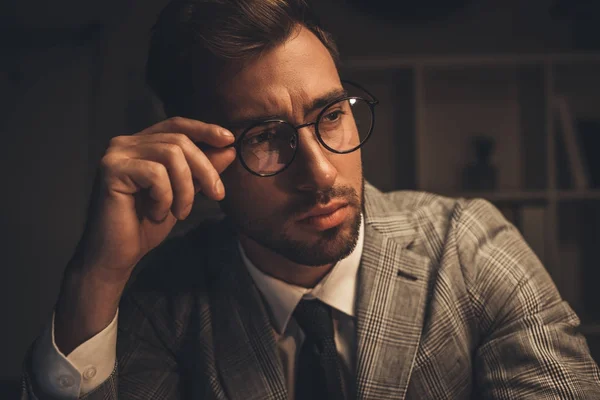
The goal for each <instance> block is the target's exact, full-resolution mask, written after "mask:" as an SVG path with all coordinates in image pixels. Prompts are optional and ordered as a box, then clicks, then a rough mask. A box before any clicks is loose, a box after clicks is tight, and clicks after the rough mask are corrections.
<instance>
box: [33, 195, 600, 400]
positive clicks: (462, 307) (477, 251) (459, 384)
mask: <svg viewBox="0 0 600 400" xmlns="http://www.w3.org/2000/svg"><path fill="white" fill-rule="evenodd" d="M365 198H366V199H365V210H364V212H365V243H364V251H363V256H362V263H361V267H360V269H359V283H358V293H357V304H356V310H357V313H356V315H357V324H356V335H357V348H356V372H355V374H356V380H355V387H356V398H357V399H436V400H441V399H600V371H599V369H598V366H597V365H596V363H595V362H594V361H593V360H592V358H591V356H590V354H589V349H588V346H587V344H586V341H585V339H584V337H583V336H582V335H581V333H580V332H579V320H578V318H577V316H576V315H575V314H574V312H573V311H572V309H571V308H570V307H569V305H568V304H567V303H565V302H564V301H562V300H561V298H560V296H559V294H558V292H557V290H556V288H555V286H554V284H553V282H552V281H551V279H550V277H549V276H548V274H547V272H546V270H545V269H544V267H543V266H542V265H541V264H540V262H539V260H538V259H537V258H536V257H535V255H534V254H533V253H532V251H531V250H530V249H529V247H528V246H527V245H526V244H525V242H524V241H523V239H522V237H521V235H520V234H519V233H518V231H517V230H516V229H515V228H514V227H513V226H512V225H510V224H509V223H508V222H507V221H506V220H505V219H504V218H503V216H502V215H501V213H500V212H499V211H498V210H497V209H496V208H494V207H493V206H492V205H491V204H490V203H488V202H486V201H484V200H465V199H449V198H443V197H440V196H436V195H432V194H428V193H419V192H408V191H404V192H394V193H388V194H382V193H380V192H379V191H377V190H376V189H375V188H373V187H372V186H370V185H368V184H367V186H366V189H365ZM138 267H140V268H141V272H140V273H139V274H137V277H136V279H135V280H134V282H133V283H132V284H131V285H130V286H129V287H128V289H127V291H126V293H125V295H124V297H123V299H122V302H121V306H120V311H119V333H118V344H117V358H118V361H117V365H116V366H115V370H114V372H113V374H112V375H111V377H110V378H109V379H108V380H107V381H106V382H105V383H104V384H102V385H101V386H100V387H99V388H97V389H96V390H95V391H93V392H92V393H90V394H88V395H86V396H85V398H86V399H90V400H91V399H107V400H108V399H117V398H118V399H121V400H123V399H140V400H141V399H143V400H151V399H236V400H238V399H239V400H251V399H273V400H274V399H280V400H283V399H286V397H287V393H286V386H285V384H284V375H283V370H282V366H281V365H280V362H279V359H278V355H277V352H276V343H275V339H274V335H273V330H272V327H271V324H270V322H269V317H268V313H267V310H265V303H264V302H263V301H262V299H261V295H260V294H259V292H258V290H257V289H256V287H255V286H254V284H253V281H252V279H251V277H250V276H249V275H248V273H247V271H246V269H245V268H244V266H243V264H242V261H241V258H240V254H239V253H238V249H237V246H236V242H235V237H234V235H233V233H232V232H231V231H230V230H229V228H227V225H226V224H225V223H214V224H209V225H202V226H200V227H198V228H197V229H194V230H192V231H190V232H189V233H187V234H186V235H183V236H180V237H174V238H170V239H168V240H167V241H165V242H164V243H163V244H161V245H160V246H159V247H157V248H156V249H155V250H153V251H152V252H150V253H149V254H148V255H147V256H146V257H145V258H144V259H143V260H142V261H141V262H140V265H139V266H138ZM138 269H139V268H138ZM31 374H32V371H31V369H30V365H29V364H28V362H26V364H25V374H24V379H23V395H22V399H38V398H45V397H44V396H43V395H42V394H41V393H39V389H38V388H37V387H36V384H35V379H32V375H31Z"/></svg>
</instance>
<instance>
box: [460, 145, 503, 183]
mask: <svg viewBox="0 0 600 400" xmlns="http://www.w3.org/2000/svg"><path fill="white" fill-rule="evenodd" d="M471 146H472V148H473V151H474V153H475V161H474V162H471V163H469V164H467V166H465V168H464V169H463V177H462V178H463V179H462V181H463V189H464V190H469V191H481V190H488V191H493V190H495V189H496V176H497V173H496V167H494V166H493V165H492V163H491V157H492V153H493V151H494V139H492V138H490V137H488V136H475V137H473V139H472V141H471Z"/></svg>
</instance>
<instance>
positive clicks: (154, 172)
mask: <svg viewBox="0 0 600 400" xmlns="http://www.w3.org/2000/svg"><path fill="white" fill-rule="evenodd" d="M148 175H149V176H150V179H151V180H152V181H153V182H156V181H159V180H161V179H165V178H166V177H168V174H167V170H166V168H165V166H164V165H162V164H159V163H152V164H150V165H149V166H148Z"/></svg>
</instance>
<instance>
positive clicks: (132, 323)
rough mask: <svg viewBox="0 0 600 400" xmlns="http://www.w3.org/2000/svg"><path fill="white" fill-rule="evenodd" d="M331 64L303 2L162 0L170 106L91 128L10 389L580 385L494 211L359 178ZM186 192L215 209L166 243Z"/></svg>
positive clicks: (367, 391)
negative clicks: (56, 275)
mask: <svg viewBox="0 0 600 400" xmlns="http://www.w3.org/2000/svg"><path fill="white" fill-rule="evenodd" d="M336 59H337V51H336V48H335V45H334V44H333V42H332V40H331V38H330V37H329V35H328V34H327V33H326V32H324V31H323V30H321V28H319V26H318V25H317V24H316V22H315V20H314V18H313V17H312V15H311V13H310V10H309V9H308V8H307V7H306V5H305V4H304V2H303V1H302V0H184V1H176V2H173V3H171V4H170V5H169V6H168V7H167V8H166V9H165V10H164V11H163V13H162V14H161V16H160V17H159V21H158V22H157V24H156V26H155V29H154V33H153V38H152V42H151V48H150V55H149V61H148V79H149V82H150V84H151V86H152V87H153V88H154V89H155V91H156V92H157V94H158V95H159V96H160V98H161V99H162V100H163V102H164V105H165V109H166V111H167V113H168V114H169V115H171V116H179V117H177V118H171V119H169V120H166V121H163V122H161V123H158V124H156V125H154V126H151V127H149V128H147V129H145V130H144V131H142V132H139V133H137V134H135V135H131V136H118V137H116V138H114V139H113V140H112V141H111V143H110V146H109V148H108V149H107V151H106V154H105V156H104V157H103V159H102V162H101V166H100V169H99V174H98V178H97V181H96V186H95V189H94V194H93V196H92V199H93V201H92V204H91V206H90V210H89V216H88V222H87V225H86V229H85V232H84V235H83V236H82V239H81V241H80V243H79V246H78V248H77V251H76V253H75V255H74V256H73V258H72V260H71V262H70V263H69V266H68V268H67V270H66V272H65V277H64V280H63V285H62V288H61V294H60V296H59V300H58V302H57V305H56V309H55V314H54V317H53V320H52V323H51V324H49V326H48V328H47V329H46V330H45V331H44V333H43V334H42V335H41V336H40V338H38V340H37V341H36V343H35V344H34V345H33V346H32V348H31V351H30V354H29V355H28V357H27V361H26V369H25V376H24V389H23V399H36V398H78V397H83V398H86V399H117V398H119V399H180V398H181V399H204V398H206V399H213V398H214V399H287V398H292V399H293V398H295V399H319V398H323V399H325V398H327V399H338V398H339V399H350V398H360V399H402V398H406V399H423V398H431V399H471V398H488V399H521V398H536V399H541V398H548V399H550V398H552V399H554V398H560V399H563V398H577V399H598V398H600V371H599V370H598V367H597V365H596V364H595V363H594V361H593V360H592V358H591V356H590V354H589V350H588V347H587V345H586V342H585V339H584V338H583V337H582V335H581V334H580V333H579V331H578V327H579V320H578V319H577V317H576V315H575V314H574V313H573V311H572V310H571V309H570V307H569V306H568V305H567V304H566V303H565V302H563V301H562V300H561V298H560V297H559V294H558V293H557V291H556V288H555V287H554V285H553V283H552V282H551V280H550V278H549V276H548V274H547V273H546V271H545V270H544V267H543V266H542V265H541V264H540V262H539V260H538V259H537V258H536V257H535V256H534V254H533V253H532V252H531V250H530V249H529V248H528V247H527V245H526V244H525V243H524V241H523V239H522V238H521V236H520V235H519V234H518V232H517V231H516V229H515V228H514V227H513V226H512V225H510V224H509V223H507V222H506V220H505V219H504V218H503V217H502V216H501V214H500V213H499V212H498V211H497V210H496V209H495V208H494V207H493V206H491V205H490V204H489V203H487V202H485V201H483V200H472V201H468V200H464V199H448V198H442V197H439V196H435V195H432V194H426V193H417V192H396V193H390V194H383V193H381V192H379V191H378V190H377V189H375V188H374V187H372V186H370V185H369V184H368V183H364V182H363V176H362V166H361V158H360V147H361V146H362V145H363V144H364V143H365V142H366V140H367V139H368V137H369V135H370V134H371V131H372V127H373V123H372V122H373V110H374V108H375V105H376V103H377V101H376V99H374V98H373V97H372V96H371V95H370V94H369V93H368V92H366V91H364V90H362V89H361V88H360V87H354V86H352V85H350V84H346V83H343V82H342V81H341V80H340V77H339V75H338V72H337V68H336ZM354 90H356V93H360V95H353V94H352V93H351V91H354ZM182 116H183V117H182ZM204 121H206V122H204ZM199 191H201V192H202V193H203V194H204V195H206V196H208V197H209V198H212V199H215V200H219V201H220V204H221V207H222V209H223V211H224V214H225V215H226V218H225V219H223V220H218V221H212V222H207V223H205V224H203V225H201V226H199V227H197V228H196V229H194V230H192V231H191V232H189V233H188V234H186V235H184V236H181V237H175V238H170V239H168V240H166V241H164V239H165V238H166V236H167V235H168V233H169V232H170V231H171V229H172V228H173V226H174V224H175V223H176V221H177V220H178V219H184V218H185V217H186V216H187V215H188V214H189V212H190V209H191V205H192V202H193V197H194V194H195V193H198V192H199ZM163 241H164V243H163ZM136 265H137V268H136V269H135V274H134V266H136ZM134 275H135V276H134ZM117 329H118V333H117Z"/></svg>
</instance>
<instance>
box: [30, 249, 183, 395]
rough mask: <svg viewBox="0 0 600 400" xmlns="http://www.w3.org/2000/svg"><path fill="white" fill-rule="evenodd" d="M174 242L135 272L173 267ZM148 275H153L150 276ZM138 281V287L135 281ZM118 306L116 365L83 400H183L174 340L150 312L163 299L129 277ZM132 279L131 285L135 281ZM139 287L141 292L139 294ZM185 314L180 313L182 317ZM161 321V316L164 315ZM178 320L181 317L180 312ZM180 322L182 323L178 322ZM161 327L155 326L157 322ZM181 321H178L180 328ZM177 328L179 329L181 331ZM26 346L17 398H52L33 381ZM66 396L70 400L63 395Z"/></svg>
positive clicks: (147, 257)
mask: <svg viewBox="0 0 600 400" xmlns="http://www.w3.org/2000/svg"><path fill="white" fill-rule="evenodd" d="M179 250H180V249H179V248H178V241H177V240H176V239H170V240H167V241H166V242H165V243H164V244H163V245H161V246H159V247H157V248H156V249H155V250H153V251H152V252H151V253H149V254H148V255H147V256H145V257H144V259H142V260H141V261H140V263H139V264H138V266H136V270H137V272H136V274H135V276H136V277H137V276H138V275H140V276H144V275H146V274H144V273H142V272H140V270H144V272H146V271H153V270H155V269H158V270H160V269H161V266H164V264H165V263H167V262H170V263H177V258H175V257H174V254H178V253H179ZM148 275H150V276H153V273H152V272H150V273H149V274H148ZM138 280H139V281H140V282H142V283H141V284H140V285H138V284H137V283H138V282H137V281H138ZM131 281H132V283H130V284H128V288H127V289H126V292H125V293H124V295H123V297H122V299H121V302H120V304H119V315H118V333H117V361H116V363H115V367H114V370H113V371H112V373H111V375H110V376H109V378H108V379H107V380H105V381H104V382H103V383H102V384H101V385H100V386H98V387H97V388H95V389H94V390H92V391H91V392H89V393H86V394H85V395H83V396H81V397H80V398H81V399H85V400H117V399H119V400H138V399H139V400H155V399H156V400H158V399H161V400H162V399H180V398H185V396H184V395H183V394H182V393H181V389H180V373H179V370H180V368H179V366H178V364H177V356H176V351H177V346H178V342H177V338H176V337H175V336H174V335H169V334H168V333H170V332H167V331H166V330H165V329H166V328H165V326H164V323H163V324H162V325H161V326H157V321H163V322H164V318H153V317H154V316H155V315H153V312H152V311H153V310H152V308H153V307H155V306H156V308H161V307H162V305H163V304H164V303H165V297H164V296H162V294H161V293H158V294H157V293H155V291H154V290H146V286H145V282H146V280H145V279H143V278H141V279H132V280H131ZM134 281H135V282H134ZM140 287H142V290H138V289H139V288H140ZM185 312H186V310H185V309H184V310H183V313H185ZM163 317H164V316H163ZM178 317H181V318H183V316H182V315H181V314H180V315H178ZM180 321H181V320H180ZM159 323H160V322H159ZM182 325H184V323H183V322H181V323H180V322H178V323H177V326H178V327H181V326H182ZM180 330H181V329H180ZM33 348H34V346H31V347H30V350H29V352H28V355H27V356H26V359H25V362H24V372H23V378H22V392H21V400H38V399H44V400H45V399H52V397H49V396H48V394H47V393H44V392H43V391H42V390H41V388H40V386H39V385H38V384H37V382H36V379H35V378H34V376H35V375H34V374H33V370H32V351H33ZM68 398H71V397H68Z"/></svg>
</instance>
